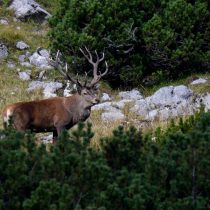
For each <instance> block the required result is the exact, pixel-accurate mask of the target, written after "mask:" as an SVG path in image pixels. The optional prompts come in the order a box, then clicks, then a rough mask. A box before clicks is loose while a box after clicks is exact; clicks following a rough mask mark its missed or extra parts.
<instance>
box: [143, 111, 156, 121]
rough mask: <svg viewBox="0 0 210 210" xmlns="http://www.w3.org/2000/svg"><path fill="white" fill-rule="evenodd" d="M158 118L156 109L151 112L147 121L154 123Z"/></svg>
mask: <svg viewBox="0 0 210 210" xmlns="http://www.w3.org/2000/svg"><path fill="white" fill-rule="evenodd" d="M157 118H158V110H157V109H154V110H152V111H149V113H148V115H147V116H146V117H145V119H146V120H149V121H154V120H156V119H157Z"/></svg>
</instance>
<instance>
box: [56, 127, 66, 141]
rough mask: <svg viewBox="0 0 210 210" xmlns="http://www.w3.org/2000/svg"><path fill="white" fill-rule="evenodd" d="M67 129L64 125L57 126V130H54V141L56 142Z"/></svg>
mask: <svg viewBox="0 0 210 210" xmlns="http://www.w3.org/2000/svg"><path fill="white" fill-rule="evenodd" d="M64 130H65V127H63V126H57V127H56V130H55V131H53V143H56V141H57V139H58V136H59V135H60V134H61V133H62V132H63V131H64Z"/></svg>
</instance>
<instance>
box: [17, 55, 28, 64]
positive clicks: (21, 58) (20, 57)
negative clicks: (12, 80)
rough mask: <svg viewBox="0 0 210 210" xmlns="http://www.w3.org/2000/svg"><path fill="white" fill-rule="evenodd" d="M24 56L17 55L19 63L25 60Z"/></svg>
mask: <svg viewBox="0 0 210 210" xmlns="http://www.w3.org/2000/svg"><path fill="white" fill-rule="evenodd" d="M25 59H26V56H25V55H19V57H18V60H19V62H20V63H23V62H25Z"/></svg>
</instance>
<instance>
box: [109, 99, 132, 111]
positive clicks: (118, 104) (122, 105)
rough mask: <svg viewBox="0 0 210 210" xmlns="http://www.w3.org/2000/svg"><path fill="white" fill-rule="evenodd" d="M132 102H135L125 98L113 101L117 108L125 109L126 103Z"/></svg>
mask: <svg viewBox="0 0 210 210" xmlns="http://www.w3.org/2000/svg"><path fill="white" fill-rule="evenodd" d="M131 102H133V100H129V99H123V100H121V101H117V102H116V101H115V102H112V106H113V107H115V108H117V109H123V108H124V107H125V105H126V104H128V103H131Z"/></svg>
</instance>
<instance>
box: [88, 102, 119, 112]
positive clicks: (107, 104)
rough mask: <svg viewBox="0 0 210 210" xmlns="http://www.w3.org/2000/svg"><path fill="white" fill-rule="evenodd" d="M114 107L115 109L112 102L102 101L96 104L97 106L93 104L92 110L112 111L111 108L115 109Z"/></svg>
mask: <svg viewBox="0 0 210 210" xmlns="http://www.w3.org/2000/svg"><path fill="white" fill-rule="evenodd" d="M113 109H115V108H114V107H113V106H112V103H111V102H104V103H101V104H96V105H95V106H93V107H92V108H91V110H104V111H110V110H113ZM115 110H116V109H115Z"/></svg>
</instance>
